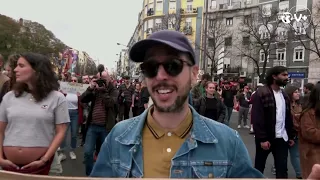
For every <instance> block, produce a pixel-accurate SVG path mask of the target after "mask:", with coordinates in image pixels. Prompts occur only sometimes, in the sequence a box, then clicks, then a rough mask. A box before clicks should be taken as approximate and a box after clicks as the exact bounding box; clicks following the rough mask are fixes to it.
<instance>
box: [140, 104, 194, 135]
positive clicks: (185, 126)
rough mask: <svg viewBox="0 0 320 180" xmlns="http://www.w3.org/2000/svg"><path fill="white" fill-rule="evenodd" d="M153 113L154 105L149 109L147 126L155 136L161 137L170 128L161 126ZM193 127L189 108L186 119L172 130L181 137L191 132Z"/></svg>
mask: <svg viewBox="0 0 320 180" xmlns="http://www.w3.org/2000/svg"><path fill="white" fill-rule="evenodd" d="M152 113H153V107H152V108H150V109H149V112H148V116H147V123H146V126H147V127H148V128H149V130H150V131H151V133H152V134H153V135H154V137H155V138H157V139H160V138H161V137H163V136H164V135H165V133H166V132H168V131H169V130H166V129H163V128H161V127H160V126H159V125H158V123H157V122H156V121H155V120H154V118H153V117H152ZM191 128H192V113H191V110H190V108H189V109H188V113H187V116H186V117H185V119H184V120H183V121H182V122H181V124H180V125H179V126H178V127H177V128H176V129H174V130H172V131H170V132H173V133H174V134H176V135H177V136H179V137H180V138H184V137H185V136H186V135H187V134H188V133H189V131H190V129H191Z"/></svg>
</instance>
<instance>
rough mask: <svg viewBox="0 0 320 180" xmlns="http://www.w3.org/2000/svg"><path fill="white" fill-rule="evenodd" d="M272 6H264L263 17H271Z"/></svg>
mask: <svg viewBox="0 0 320 180" xmlns="http://www.w3.org/2000/svg"><path fill="white" fill-rule="evenodd" d="M271 9H272V4H265V5H263V6H262V15H263V16H265V17H270V16H271Z"/></svg>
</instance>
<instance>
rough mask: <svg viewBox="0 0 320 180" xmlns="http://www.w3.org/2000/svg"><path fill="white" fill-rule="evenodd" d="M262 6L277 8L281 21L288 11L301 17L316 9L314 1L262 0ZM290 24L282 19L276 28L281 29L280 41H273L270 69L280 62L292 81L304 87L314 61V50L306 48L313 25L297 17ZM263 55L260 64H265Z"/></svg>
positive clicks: (268, 9)
mask: <svg viewBox="0 0 320 180" xmlns="http://www.w3.org/2000/svg"><path fill="white" fill-rule="evenodd" d="M259 5H260V9H262V10H264V11H266V12H268V13H269V12H270V13H272V10H276V11H277V12H278V14H279V16H278V17H279V18H278V19H277V21H281V15H282V14H283V13H284V12H290V13H291V14H297V16H299V15H300V14H302V15H303V14H308V10H311V9H312V6H313V0H280V1H278V0H272V1H270V0H260V2H259ZM290 23H291V24H290V25H289V26H286V25H285V24H283V22H281V23H280V24H278V25H277V27H273V28H278V31H277V38H278V40H277V41H275V42H274V43H272V44H271V48H270V54H269V55H268V56H269V57H268V62H267V68H271V67H273V66H279V65H280V66H285V67H287V68H288V73H289V77H290V79H291V83H292V84H294V85H296V86H299V87H301V88H303V85H304V84H305V83H306V82H307V78H308V68H309V62H310V61H309V59H310V51H309V50H308V49H306V48H305V46H309V40H308V39H307V38H305V35H306V33H310V28H308V27H303V25H299V22H298V21H296V20H292V21H291V22H290ZM274 24H276V22H275V23H274ZM284 27H286V28H284ZM263 33H266V32H263ZM279 39H281V41H280V40H279ZM302 43H303V44H304V45H305V46H304V45H303V44H302ZM261 56H264V55H263V54H262V53H260V54H259V57H260V60H261V61H260V63H263V62H264V61H263V57H261ZM260 67H261V66H260Z"/></svg>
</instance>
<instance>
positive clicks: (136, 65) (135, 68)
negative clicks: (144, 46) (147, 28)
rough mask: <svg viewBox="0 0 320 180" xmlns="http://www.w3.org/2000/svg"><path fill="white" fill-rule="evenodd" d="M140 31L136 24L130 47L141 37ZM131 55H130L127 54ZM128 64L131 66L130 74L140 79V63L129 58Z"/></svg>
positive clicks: (129, 43)
mask: <svg viewBox="0 0 320 180" xmlns="http://www.w3.org/2000/svg"><path fill="white" fill-rule="evenodd" d="M139 35H140V31H139V27H138V26H136V28H135V29H134V32H133V35H132V36H131V38H130V40H129V42H128V45H127V47H128V48H129V49H130V48H131V47H132V46H133V45H134V44H135V43H136V42H138V41H139V38H140V36H139ZM127 57H129V55H127ZM128 66H129V76H130V77H131V78H133V79H138V78H139V76H140V70H139V63H135V62H133V61H130V60H128Z"/></svg>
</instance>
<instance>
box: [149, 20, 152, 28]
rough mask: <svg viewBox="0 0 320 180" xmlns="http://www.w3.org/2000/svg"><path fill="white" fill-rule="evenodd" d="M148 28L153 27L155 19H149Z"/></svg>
mask: <svg viewBox="0 0 320 180" xmlns="http://www.w3.org/2000/svg"><path fill="white" fill-rule="evenodd" d="M148 28H153V19H150V20H148Z"/></svg>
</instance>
